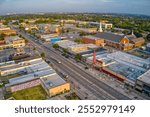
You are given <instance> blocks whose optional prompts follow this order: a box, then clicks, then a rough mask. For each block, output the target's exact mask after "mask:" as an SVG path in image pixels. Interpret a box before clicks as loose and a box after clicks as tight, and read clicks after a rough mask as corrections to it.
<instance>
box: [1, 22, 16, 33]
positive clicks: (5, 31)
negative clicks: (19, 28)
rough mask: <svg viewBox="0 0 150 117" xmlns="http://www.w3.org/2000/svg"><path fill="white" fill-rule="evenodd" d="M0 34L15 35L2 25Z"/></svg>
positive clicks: (13, 31)
mask: <svg viewBox="0 0 150 117" xmlns="http://www.w3.org/2000/svg"><path fill="white" fill-rule="evenodd" d="M0 34H5V35H12V34H16V31H15V30H11V28H10V27H8V26H6V25H3V24H2V25H0Z"/></svg>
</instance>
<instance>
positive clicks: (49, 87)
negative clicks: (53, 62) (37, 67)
mask: <svg viewBox="0 0 150 117" xmlns="http://www.w3.org/2000/svg"><path fill="white" fill-rule="evenodd" d="M41 82H42V86H43V87H44V88H45V90H46V92H47V93H48V94H49V96H50V97H51V96H55V95H57V94H61V93H65V92H67V91H70V84H69V83H67V82H66V81H65V80H64V79H62V78H61V77H60V76H59V75H57V74H56V73H55V74H51V75H49V76H48V77H44V78H41Z"/></svg>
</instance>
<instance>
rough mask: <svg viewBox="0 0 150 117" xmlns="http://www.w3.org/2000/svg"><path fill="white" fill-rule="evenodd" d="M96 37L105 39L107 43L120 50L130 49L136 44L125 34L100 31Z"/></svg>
mask: <svg viewBox="0 0 150 117" xmlns="http://www.w3.org/2000/svg"><path fill="white" fill-rule="evenodd" d="M95 37H98V38H100V39H104V40H105V41H104V42H105V43H106V45H108V46H111V47H114V48H117V49H119V50H124V51H126V50H130V49H132V48H133V46H134V44H132V43H130V40H129V39H128V38H127V36H126V35H124V34H115V33H108V32H99V33H97V34H96V35H95Z"/></svg>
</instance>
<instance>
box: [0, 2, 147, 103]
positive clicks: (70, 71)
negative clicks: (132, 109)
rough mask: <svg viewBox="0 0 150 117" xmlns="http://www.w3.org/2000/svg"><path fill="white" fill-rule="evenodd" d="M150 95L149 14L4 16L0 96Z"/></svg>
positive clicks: (119, 97)
mask: <svg viewBox="0 0 150 117" xmlns="http://www.w3.org/2000/svg"><path fill="white" fill-rule="evenodd" d="M5 2H6V1H5ZM107 2H109V1H107ZM107 2H105V3H107ZM70 4H71V3H70ZM72 4H74V3H72ZM81 4H82V2H81ZM0 5H1V6H2V7H3V5H4V6H5V3H4V2H0ZM1 6H0V7H1ZM2 7H1V8H2ZM17 7H18V6H17ZM1 8H0V10H1ZM72 9H73V8H72ZM1 13H3V10H2V12H1ZM149 99H150V15H145V14H144V15H136V14H124V13H88V12H84V13H82V11H81V13H80V12H71V11H70V12H69V13H68V12H53V13H46V12H39V13H7V14H5V15H1V14H0V100H149Z"/></svg>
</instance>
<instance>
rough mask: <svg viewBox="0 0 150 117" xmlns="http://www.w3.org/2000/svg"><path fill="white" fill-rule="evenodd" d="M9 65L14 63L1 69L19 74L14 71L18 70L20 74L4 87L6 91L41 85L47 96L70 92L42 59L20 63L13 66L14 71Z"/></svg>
mask: <svg viewBox="0 0 150 117" xmlns="http://www.w3.org/2000/svg"><path fill="white" fill-rule="evenodd" d="M11 65H12V66H14V62H12V63H11V64H10V65H6V66H4V65H3V67H6V68H7V70H10V69H12V70H13V71H14V73H19V72H20V71H16V69H19V68H20V69H21V73H22V74H21V76H19V77H16V78H12V79H9V83H8V84H6V85H5V86H6V88H7V90H8V91H11V92H16V91H21V90H24V89H27V88H31V87H34V86H37V85H42V86H43V88H44V89H45V91H46V92H47V93H48V95H49V96H55V95H57V94H60V93H65V92H66V91H69V90H70V84H69V83H67V82H66V81H65V80H64V79H62V78H61V77H60V76H59V75H57V73H56V71H55V70H54V69H52V68H51V67H50V66H49V65H48V64H47V63H46V62H45V61H44V60H42V58H38V59H34V60H30V61H24V62H20V63H19V65H18V66H15V67H17V68H16V69H15V67H14V68H13V67H12V66H11ZM8 66H9V67H8ZM10 66H11V67H12V68H10ZM22 67H23V68H22ZM6 68H5V69H6ZM8 74H10V73H8ZM8 74H7V75H8ZM11 74H13V73H11ZM3 75H4V74H3ZM5 75H6V74H5Z"/></svg>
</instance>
